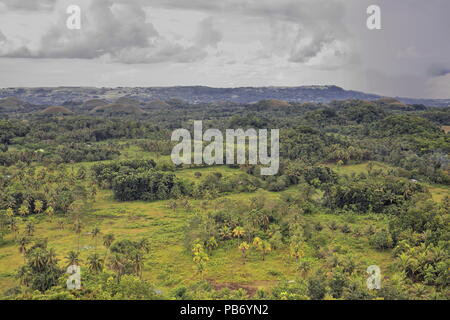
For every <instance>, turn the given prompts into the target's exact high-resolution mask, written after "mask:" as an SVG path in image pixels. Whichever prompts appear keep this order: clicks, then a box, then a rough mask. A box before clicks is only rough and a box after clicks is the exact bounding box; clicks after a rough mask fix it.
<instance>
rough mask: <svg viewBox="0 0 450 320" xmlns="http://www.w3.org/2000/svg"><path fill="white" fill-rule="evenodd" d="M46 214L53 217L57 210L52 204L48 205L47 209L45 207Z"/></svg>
mask: <svg viewBox="0 0 450 320" xmlns="http://www.w3.org/2000/svg"><path fill="white" fill-rule="evenodd" d="M45 214H46V215H47V216H48V217H49V218H51V217H53V215H54V214H55V210H54V209H53V207H52V206H48V207H47V209H45Z"/></svg>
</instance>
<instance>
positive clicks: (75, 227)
mask: <svg viewBox="0 0 450 320" xmlns="http://www.w3.org/2000/svg"><path fill="white" fill-rule="evenodd" d="M82 230H83V225H82V224H81V221H80V220H79V219H77V220H75V222H74V224H73V231H74V232H75V233H76V234H77V235H78V245H77V249H78V250H77V251H78V252H80V240H81V231H82Z"/></svg>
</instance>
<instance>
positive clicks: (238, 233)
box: [233, 226, 245, 239]
mask: <svg viewBox="0 0 450 320" xmlns="http://www.w3.org/2000/svg"><path fill="white" fill-rule="evenodd" d="M244 234H245V229H244V228H242V227H240V226H237V227H236V228H234V229H233V236H234V237H236V238H238V239H240V238H242V237H243V236H244Z"/></svg>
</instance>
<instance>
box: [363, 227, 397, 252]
mask: <svg viewBox="0 0 450 320" xmlns="http://www.w3.org/2000/svg"><path fill="white" fill-rule="evenodd" d="M369 243H370V244H371V245H372V246H373V247H375V249H378V250H385V249H389V248H392V245H393V241H392V237H391V234H390V233H389V232H388V231H386V230H382V231H380V232H377V233H375V234H374V235H373V236H372V237H371V238H370V239H369Z"/></svg>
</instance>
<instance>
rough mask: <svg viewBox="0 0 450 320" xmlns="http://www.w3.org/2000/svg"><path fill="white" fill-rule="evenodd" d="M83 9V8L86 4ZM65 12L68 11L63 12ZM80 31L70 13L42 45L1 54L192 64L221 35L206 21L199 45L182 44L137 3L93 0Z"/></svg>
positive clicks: (85, 13)
mask: <svg viewBox="0 0 450 320" xmlns="http://www.w3.org/2000/svg"><path fill="white" fill-rule="evenodd" d="M82 9H83V8H82ZM62 13H65V12H64V11H62ZM82 14H83V16H82V28H81V30H69V29H67V28H66V27H65V19H66V17H67V16H66V15H62V16H61V17H60V21H59V23H58V24H57V25H54V26H53V27H51V28H50V30H48V32H47V33H46V34H45V35H44V36H43V37H42V39H41V40H40V48H39V49H38V50H31V49H29V48H27V47H21V48H16V49H14V50H9V51H7V52H2V53H0V56H4V57H18V58H46V59H51V58H54V59H60V58H68V59H94V58H99V57H109V58H110V59H111V60H112V61H116V62H123V63H129V64H131V63H156V62H165V61H172V62H192V61H197V60H199V59H202V58H204V57H205V54H206V53H205V52H204V51H203V48H204V47H205V46H207V45H215V44H216V43H217V42H218V41H219V40H220V35H219V34H218V33H217V31H216V30H214V29H213V28H212V25H211V22H210V21H204V22H203V25H202V26H203V28H201V32H199V34H198V41H199V44H193V45H192V46H187V47H186V46H182V45H180V44H177V43H172V42H170V41H168V40H167V39H165V38H164V37H163V36H161V35H160V34H159V33H158V32H157V30H156V29H155V28H154V26H153V25H152V23H150V22H147V21H146V14H145V11H144V10H143V8H142V7H141V6H140V5H139V4H138V3H137V2H134V1H127V2H122V1H111V0H95V1H92V2H91V4H90V6H89V8H88V9H87V10H82Z"/></svg>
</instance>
